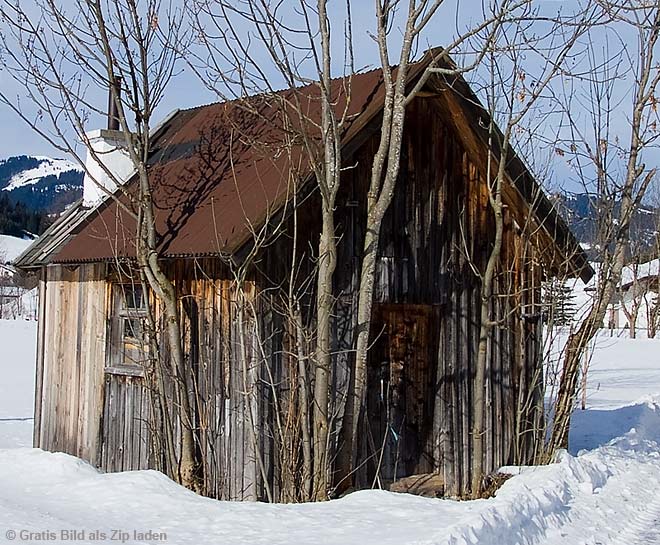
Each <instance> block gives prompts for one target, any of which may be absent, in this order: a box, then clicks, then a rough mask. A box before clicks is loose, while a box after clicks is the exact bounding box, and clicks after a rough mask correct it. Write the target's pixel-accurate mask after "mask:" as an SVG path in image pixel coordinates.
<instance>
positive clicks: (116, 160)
mask: <svg viewBox="0 0 660 545" xmlns="http://www.w3.org/2000/svg"><path fill="white" fill-rule="evenodd" d="M87 138H88V139H89V145H90V146H91V148H92V150H94V154H92V152H91V151H89V150H88V151H87V159H86V160H85V178H84V180H83V204H84V205H85V206H90V207H91V206H96V205H97V204H99V203H100V202H101V201H102V200H103V199H104V198H105V197H106V195H107V193H106V192H105V191H103V189H101V187H103V188H105V189H107V190H108V191H110V192H113V191H115V190H116V189H117V185H116V184H115V179H116V180H118V181H120V182H121V183H124V182H126V181H128V179H129V177H130V176H131V175H132V174H133V171H134V167H133V161H131V158H130V156H129V154H128V151H127V150H126V139H125V137H124V133H123V132H122V131H114V130H109V129H97V130H95V131H91V132H89V133H87ZM94 155H96V158H95V157H94ZM97 159H98V161H97ZM100 163H102V164H103V165H105V167H106V168H107V169H108V170H109V171H110V172H111V173H112V176H108V174H107V173H106V171H105V170H104V168H103V167H102V166H101V164H100ZM99 186H101V187H99Z"/></svg>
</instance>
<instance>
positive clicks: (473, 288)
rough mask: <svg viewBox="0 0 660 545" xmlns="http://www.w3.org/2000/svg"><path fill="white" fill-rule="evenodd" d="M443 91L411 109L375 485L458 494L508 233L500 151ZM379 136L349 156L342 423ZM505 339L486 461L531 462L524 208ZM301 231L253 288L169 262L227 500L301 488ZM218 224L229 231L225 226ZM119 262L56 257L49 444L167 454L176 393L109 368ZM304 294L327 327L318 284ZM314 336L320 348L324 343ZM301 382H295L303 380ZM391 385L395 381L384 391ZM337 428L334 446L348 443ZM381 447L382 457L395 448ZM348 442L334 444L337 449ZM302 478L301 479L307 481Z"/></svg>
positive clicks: (121, 458)
mask: <svg viewBox="0 0 660 545" xmlns="http://www.w3.org/2000/svg"><path fill="white" fill-rule="evenodd" d="M467 137H468V136H467V135H465V134H462V133H460V132H459V131H458V128H457V126H456V125H455V124H454V123H453V122H452V121H451V120H450V119H449V118H448V116H447V114H446V112H445V111H444V110H443V109H442V107H441V106H438V104H437V100H436V99H432V98H424V99H416V100H415V101H414V102H413V103H412V105H411V108H410V110H409V113H408V117H407V126H406V134H405V138H404V148H403V154H402V165H401V175H400V183H399V184H398V186H397V189H396V193H395V195H394V201H393V203H392V207H391V209H390V210H389V212H388V214H387V216H386V218H385V221H384V224H383V231H382V240H381V250H380V256H379V261H378V270H377V274H378V278H377V282H376V308H375V314H374V318H375V320H374V330H373V331H372V335H373V338H374V339H377V344H376V346H375V348H374V350H373V352H372V356H371V359H370V368H369V401H368V407H367V415H366V418H365V419H364V422H363V426H364V427H363V430H362V432H363V433H362V434H361V436H362V438H363V440H362V444H361V445H360V449H361V450H360V455H361V458H362V460H364V461H366V463H365V464H362V465H361V469H360V471H359V472H358V473H357V484H358V485H359V486H371V485H372V483H373V482H374V480H375V479H376V477H378V478H380V479H381V481H382V482H384V483H386V482H387V481H389V480H392V479H396V478H398V477H401V476H404V475H406V474H410V473H417V472H425V471H438V472H440V473H442V474H443V476H444V479H445V482H446V483H447V487H448V490H450V491H452V492H455V493H459V494H460V493H461V492H463V491H465V490H466V489H467V487H468V485H469V482H470V470H471V465H472V438H471V435H472V426H473V417H474V410H473V404H472V398H473V389H474V384H473V381H474V371H475V369H474V367H475V363H476V351H477V342H478V331H479V316H480V313H479V306H480V304H481V286H480V280H479V275H478V274H477V273H476V272H475V271H479V270H481V271H483V270H484V268H485V260H486V259H487V256H488V253H489V252H490V249H491V247H492V244H493V233H494V227H493V219H492V213H491V212H490V209H489V207H488V195H487V191H486V189H485V184H484V178H483V175H484V174H483V172H484V171H483V162H482V161H472V160H471V158H472V154H473V153H474V150H473V148H471V147H470V146H468V145H467V144H466V142H465V138H467ZM376 145H377V140H376V136H375V135H374V136H372V137H371V138H369V139H367V140H366V142H365V143H364V144H363V145H362V146H360V147H359V148H358V149H356V150H355V151H354V153H352V154H351V155H350V156H348V157H346V162H347V164H350V165H352V166H353V168H351V169H348V170H346V171H345V182H344V184H343V189H342V192H341V194H340V196H339V205H338V208H337V213H336V217H337V225H338V228H339V231H340V235H341V238H340V243H339V254H338V267H337V274H336V278H335V291H336V294H337V296H338V300H337V307H336V316H337V317H336V320H335V324H334V351H335V362H334V373H333V388H334V395H333V400H332V403H333V406H332V413H333V414H334V415H336V418H335V419H334V421H333V429H334V430H335V431H336V430H337V429H338V427H339V425H340V424H341V417H342V414H343V407H342V403H343V400H344V399H345V397H346V392H347V388H348V385H349V384H350V380H349V378H350V374H351V368H352V355H351V352H350V348H351V347H352V345H353V338H352V332H353V331H354V329H355V325H356V324H355V321H354V320H355V316H356V312H355V309H356V305H357V293H356V288H357V279H358V278H359V263H360V255H361V240H362V233H363V230H364V211H365V196H366V188H367V185H368V181H369V175H370V171H371V160H372V156H373V153H374V150H375V147H376ZM317 207H318V199H317V198H315V197H314V196H312V197H310V198H308V199H307V200H306V201H305V204H304V205H303V206H302V207H301V209H300V211H299V214H298V218H297V225H298V229H299V233H298V235H299V236H298V238H297V241H298V248H297V252H298V253H297V258H296V259H295V260H293V261H294V262H295V263H296V264H299V263H302V266H301V269H300V271H298V275H297V276H296V278H297V280H295V282H296V286H295V287H296V289H298V288H299V287H300V285H301V284H303V283H304V282H303V280H304V279H305V278H306V277H307V276H309V275H310V274H311V273H312V271H313V268H314V256H313V253H311V252H313V249H314V248H315V247H316V244H315V241H316V239H315V236H316V235H315V233H316V232H317V229H315V227H314V226H315V218H317V217H318V212H317ZM505 224H506V233H505V240H504V246H503V251H502V256H501V259H500V265H499V270H498V276H497V282H496V292H497V294H498V296H497V297H495V298H494V300H493V301H492V303H491V304H492V306H493V315H494V316H495V317H496V318H497V319H498V320H499V324H498V326H497V327H495V328H493V329H492V332H491V335H490V338H489V341H488V371H487V383H486V385H485V388H486V398H487V399H486V403H487V411H486V415H487V416H486V444H487V449H486V453H485V468H486V469H487V470H493V469H496V468H497V467H499V466H500V465H504V464H507V463H513V462H521V463H524V462H526V461H529V460H530V459H531V458H532V456H533V455H534V451H535V448H536V446H537V445H538V437H539V424H540V419H541V418H542V408H541V398H540V384H541V381H540V378H541V377H540V372H541V366H540V338H541V337H540V321H539V320H538V315H539V309H538V305H539V302H540V296H539V293H540V281H541V278H542V273H541V270H542V268H541V264H540V263H539V262H538V256H537V253H536V250H535V249H534V248H532V247H530V245H529V244H527V243H526V240H527V236H526V226H525V217H524V215H521V214H518V212H517V211H516V210H514V209H513V207H510V208H509V209H507V212H506V217H505ZM283 225H284V228H285V230H286V231H287V236H285V237H281V238H280V239H279V240H277V241H276V242H275V243H272V244H270V245H268V247H267V248H266V249H264V250H263V251H262V252H261V253H260V256H259V257H258V259H257V260H256V262H255V266H254V270H253V271H252V272H251V277H249V279H248V281H247V282H246V283H245V284H244V286H243V290H242V291H238V290H237V287H236V283H235V282H234V281H233V280H232V275H231V274H230V273H229V271H228V270H227V269H226V268H225V267H224V266H223V265H222V264H221V262H220V260H218V259H211V258H207V259H202V260H192V259H189V260H184V259H180V260H172V261H171V262H169V263H168V264H167V266H166V268H167V272H168V274H169V276H170V277H171V278H172V279H173V280H174V283H175V285H176V288H177V290H178V294H179V296H180V297H181V301H182V303H181V312H182V316H183V327H184V340H185V348H186V354H187V358H188V361H187V369H189V373H190V374H189V377H188V380H189V388H190V389H191V392H193V393H194V398H195V404H194V412H195V415H194V420H195V422H194V426H195V428H196V431H197V435H198V437H199V445H198V448H199V450H200V454H201V458H202V459H203V460H204V466H203V468H202V472H201V473H202V479H203V490H204V492H205V493H206V494H208V495H210V496H213V497H217V498H222V499H238V500H241V499H264V498H265V497H266V487H268V488H269V489H270V491H271V493H272V495H273V497H274V499H276V500H280V501H291V500H295V499H296V493H297V492H296V490H295V478H291V472H293V471H296V469H299V467H300V460H299V456H300V453H299V451H300V448H299V444H298V443H296V442H295V441H296V440H295V439H293V437H295V434H296V433H298V432H299V429H300V399H299V396H298V395H297V394H296V388H295V384H296V381H297V380H298V375H297V372H298V371H297V369H296V363H295V362H296V359H295V357H293V356H292V350H293V344H295V343H294V341H292V338H293V336H294V334H293V333H292V331H291V330H290V325H287V324H286V323H285V320H284V319H283V317H282V301H281V300H279V299H278V297H280V296H281V294H282V293H283V292H284V293H285V292H286V291H287V283H288V280H289V275H290V272H291V266H292V257H291V252H292V240H293V237H291V236H288V235H290V234H291V229H292V225H293V221H292V219H287V220H285V222H284V224H283ZM209 236H213V233H209ZM106 278H107V271H106V268H105V266H104V265H82V266H80V267H78V268H75V269H71V270H70V269H67V268H64V267H58V266H51V267H49V268H48V281H47V284H46V289H45V292H43V293H44V297H45V301H46V304H45V306H46V309H47V310H46V315H45V316H44V317H43V319H44V324H45V330H44V357H43V388H42V395H41V396H40V400H41V414H40V416H41V418H40V420H38V422H39V430H38V431H39V438H40V444H41V446H42V447H44V448H47V449H50V450H64V451H66V452H71V453H72V454H76V455H79V456H82V457H83V458H84V459H87V460H90V461H92V462H93V463H96V464H98V465H99V466H100V467H101V468H103V469H105V470H108V471H117V470H125V469H138V468H143V467H155V468H157V469H161V470H163V471H166V472H169V473H170V474H171V473H172V471H173V468H171V467H168V466H167V463H166V462H165V461H164V460H163V454H162V452H163V443H162V441H163V439H162V437H163V433H162V429H163V425H164V422H166V420H167V414H168V411H171V413H170V416H171V415H172V414H173V413H175V412H176V410H177V409H176V403H175V400H174V399H171V400H169V401H170V402H169V403H167V407H162V406H158V404H157V402H156V401H155V400H154V397H155V396H151V395H150V389H151V388H152V386H151V385H149V383H148V380H147V378H145V377H139V376H125V375H121V374H116V373H104V366H105V363H106V361H105V358H106V354H105V346H106V340H105V335H106V332H105V328H106V319H107V313H108V308H109V307H108V298H109V293H110V289H109V283H108V282H107V281H106ZM302 293H304V295H303V298H302V299H301V301H300V302H301V306H302V313H303V320H304V322H305V323H306V324H307V325H308V326H309V325H310V324H312V327H311V329H313V321H314V316H313V311H312V310H311V309H313V297H314V293H313V283H312V287H311V288H310V289H307V290H306V291H304V292H302ZM308 348H309V347H308ZM292 385H293V386H292ZM385 390H387V391H386V393H383V392H385ZM336 446H337V443H336V442H334V443H333V445H332V447H333V448H335V447H336ZM381 449H383V450H382V453H383V455H382V456H380V453H381ZM333 454H334V453H333ZM298 478H299V477H298Z"/></svg>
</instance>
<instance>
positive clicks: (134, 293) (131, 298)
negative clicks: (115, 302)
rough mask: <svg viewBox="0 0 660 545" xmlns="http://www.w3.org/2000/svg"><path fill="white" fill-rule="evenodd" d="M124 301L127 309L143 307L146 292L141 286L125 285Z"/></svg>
mask: <svg viewBox="0 0 660 545" xmlns="http://www.w3.org/2000/svg"><path fill="white" fill-rule="evenodd" d="M124 301H125V305H126V308H127V309H143V308H144V294H143V293H142V287H141V286H124Z"/></svg>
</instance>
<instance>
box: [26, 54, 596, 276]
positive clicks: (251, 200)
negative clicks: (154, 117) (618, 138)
mask: <svg viewBox="0 0 660 545" xmlns="http://www.w3.org/2000/svg"><path fill="white" fill-rule="evenodd" d="M439 51H441V50H439V49H434V50H430V51H428V52H427V54H426V55H425V56H424V57H423V58H422V59H421V60H420V61H419V62H417V63H414V64H412V65H411V66H410V69H409V73H408V80H409V85H413V84H414V83H415V82H416V81H417V80H418V78H419V77H420V75H421V74H423V73H424V71H425V69H426V68H427V67H428V65H429V64H430V63H431V62H432V61H433V59H434V58H435V57H437V55H438V53H439ZM445 62H446V63H450V62H451V61H445ZM455 80H459V87H461V88H462V89H461V91H462V93H463V94H465V93H466V92H468V91H466V89H465V88H467V90H469V88H468V87H467V84H466V83H465V81H464V80H463V79H462V78H460V76H459V77H458V78H455ZM455 84H456V81H455V82H454V83H452V84H451V85H452V86H453V85H455ZM463 87H464V88H463ZM332 94H333V97H334V99H335V100H334V104H335V109H336V112H337V113H338V114H339V115H340V114H342V113H344V112H345V113H347V123H346V127H345V132H344V134H343V138H342V145H343V146H344V147H346V146H348V145H350V144H351V142H352V141H353V140H357V138H355V137H356V136H357V135H358V134H359V133H360V131H361V130H362V129H363V128H364V127H365V126H366V125H367V124H368V123H369V122H370V121H372V120H373V119H374V118H375V117H376V116H377V115H379V114H380V112H381V111H382V105H383V85H382V71H381V70H373V71H370V72H366V73H362V74H356V75H353V76H351V77H350V78H348V79H338V80H333V88H332ZM470 95H471V93H470ZM347 96H350V101H348V103H347ZM470 98H471V99H470V100H469V101H468V100H465V101H464V102H463V107H464V108H466V109H473V110H475V112H476V110H479V112H476V114H475V112H473V114H474V115H479V116H481V117H483V115H484V114H485V111H484V110H483V109H482V108H481V107H480V106H479V105H478V101H477V100H476V97H474V96H473V95H471V96H470ZM294 108H300V109H301V110H302V111H303V112H304V114H305V115H304V118H306V119H308V120H311V121H309V123H310V124H312V125H313V124H314V123H315V122H316V120H318V119H320V111H319V110H320V100H319V89H318V86H317V85H309V86H307V87H303V88H299V89H296V90H286V91H281V92H279V93H274V94H264V95H258V96H253V97H249V98H246V99H241V100H234V101H228V102H223V103H215V104H209V105H206V106H200V107H197V108H192V109H189V110H182V111H179V112H178V113H176V114H175V115H174V116H172V117H171V118H170V119H169V120H167V121H166V122H165V123H164V124H163V126H162V127H161V128H160V129H159V130H158V131H157V132H156V134H155V135H154V137H153V139H152V152H151V154H150V159H149V165H150V166H149V175H150V183H151V185H152V187H153V201H154V208H155V213H156V229H157V232H158V251H159V255H161V256H162V257H165V258H167V257H194V256H197V257H201V256H211V255H219V254H221V253H224V254H227V253H232V252H234V251H236V250H238V249H239V248H240V247H241V246H242V245H244V244H245V243H246V241H247V240H249V239H250V238H251V237H252V230H253V229H258V228H259V227H260V226H261V225H263V224H264V222H265V221H266V220H267V219H268V218H269V217H270V216H271V215H272V214H274V213H276V212H277V211H278V210H279V209H281V207H282V205H283V204H284V203H286V202H287V201H288V199H289V197H290V196H291V195H292V192H293V190H294V189H299V187H300V184H302V183H303V182H305V181H306V180H309V179H310V176H311V169H310V164H309V161H308V159H306V158H307V157H308V155H307V154H306V153H305V151H304V147H303V145H302V143H301V140H300V134H301V132H302V131H300V130H299V128H297V127H296V126H295V125H296V121H295V119H296V118H297V117H298V116H297V115H296V114H295V110H294ZM486 115H487V114H486ZM308 129H309V127H308ZM475 130H476V129H475ZM314 131H317V128H315V127H314V126H312V127H311V130H308V131H307V132H308V133H311V134H314ZM317 134H318V131H317ZM520 165H522V162H520ZM522 168H523V170H524V171H525V172H526V174H527V175H526V176H524V178H523V182H521V183H520V187H517V186H518V182H515V183H516V187H517V189H518V191H519V192H520V193H521V195H522V196H523V198H525V199H529V198H530V197H529V195H530V194H531V193H530V188H529V184H532V185H534V188H536V190H538V185H537V184H536V182H535V181H534V180H533V178H532V177H531V175H529V173H528V171H527V169H526V168H525V167H524V165H522ZM518 178H519V177H518ZM124 187H125V189H126V191H127V193H129V194H137V181H136V179H132V180H130V181H129V182H128V183H127V184H126V185H125V186H124ZM538 192H540V190H538V191H537V192H536V194H537V193H538ZM540 193H542V192H540ZM120 198H121V200H123V201H124V202H126V201H128V200H129V198H128V197H126V196H122V197H120ZM535 198H536V199H537V200H538V197H535ZM541 200H542V201H543V203H542V206H540V207H539V206H538V204H536V205H535V206H534V209H535V211H536V213H537V214H538V213H540V214H541V215H542V216H543V217H542V218H541V223H544V224H548V220H549V224H551V226H552V231H553V232H552V233H551V236H552V237H553V239H554V240H555V241H557V243H558V247H559V248H560V249H561V251H562V252H563V253H564V254H565V255H567V256H571V260H572V262H573V263H574V267H573V268H574V272H575V273H576V274H583V275H584V276H590V275H591V274H592V273H593V271H591V269H590V267H589V265H588V262H587V260H586V256H585V255H584V252H583V251H582V250H581V248H580V247H579V245H578V244H577V242H576V241H575V239H574V237H573V235H572V233H571V232H570V230H569V229H568V227H567V226H566V224H565V223H564V222H563V220H562V219H561V218H560V217H559V216H558V214H557V213H556V211H555V210H554V208H553V207H552V205H551V203H550V202H549V201H547V199H546V198H545V196H544V195H542V198H541ZM546 201H547V202H546ZM528 202H529V200H528ZM546 205H547V206H546ZM134 256H135V222H134V220H133V219H132V218H131V217H130V216H129V215H128V214H127V213H126V212H125V211H123V210H122V208H121V207H120V206H119V205H118V204H117V203H116V202H115V200H114V199H107V200H106V201H105V202H104V203H102V204H101V205H99V206H98V207H97V208H96V209H95V210H93V211H91V212H90V213H88V214H85V216H84V217H83V218H82V221H80V220H79V221H77V223H76V225H75V226H74V227H73V229H71V232H68V233H67V239H66V241H65V242H64V243H63V244H60V245H58V246H57V247H56V248H54V249H53V251H52V252H51V254H50V256H49V257H48V261H49V262H52V263H82V262H93V261H102V260H113V259H116V258H124V257H126V258H130V257H134ZM28 261H29V260H28ZM43 262H45V260H44V259H42V260H41V262H40V263H43ZM35 264H36V263H34V264H32V263H28V262H25V263H23V266H24V267H28V266H30V265H35Z"/></svg>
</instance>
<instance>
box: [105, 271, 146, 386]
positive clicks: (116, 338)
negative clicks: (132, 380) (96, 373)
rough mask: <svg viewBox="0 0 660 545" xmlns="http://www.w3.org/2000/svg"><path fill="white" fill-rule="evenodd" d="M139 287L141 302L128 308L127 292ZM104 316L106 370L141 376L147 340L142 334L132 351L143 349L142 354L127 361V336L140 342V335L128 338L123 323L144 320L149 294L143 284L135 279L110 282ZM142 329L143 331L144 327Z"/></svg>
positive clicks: (106, 371)
mask: <svg viewBox="0 0 660 545" xmlns="http://www.w3.org/2000/svg"><path fill="white" fill-rule="evenodd" d="M138 290H139V292H140V293H141V296H140V304H141V306H139V307H136V306H132V307H129V306H128V304H127V301H128V299H129V298H128V296H127V295H126V294H127V293H135V292H137V291H138ZM132 298H133V301H135V297H134V296H133V297H132ZM108 306H109V308H108V316H107V326H108V331H107V335H108V342H107V351H106V364H105V373H106V374H112V375H125V376H134V377H144V376H145V368H144V365H143V362H145V361H146V360H147V357H148V354H149V343H148V340H147V339H146V338H145V337H146V336H143V338H142V341H143V344H142V348H140V347H139V346H138V344H139V343H133V344H134V345H136V348H134V350H135V351H136V352H138V351H140V350H142V354H144V355H145V357H144V358H141V359H140V361H136V360H134V361H127V360H126V346H127V339H133V340H135V341H139V340H140V338H139V337H129V336H127V335H126V334H125V332H126V322H127V321H128V320H139V321H142V322H143V323H144V322H146V320H147V318H148V312H149V301H148V294H145V293H144V291H143V289H142V285H141V284H140V283H136V282H112V283H111V285H110V301H109V305H108ZM142 331H144V326H143V329H142Z"/></svg>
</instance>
